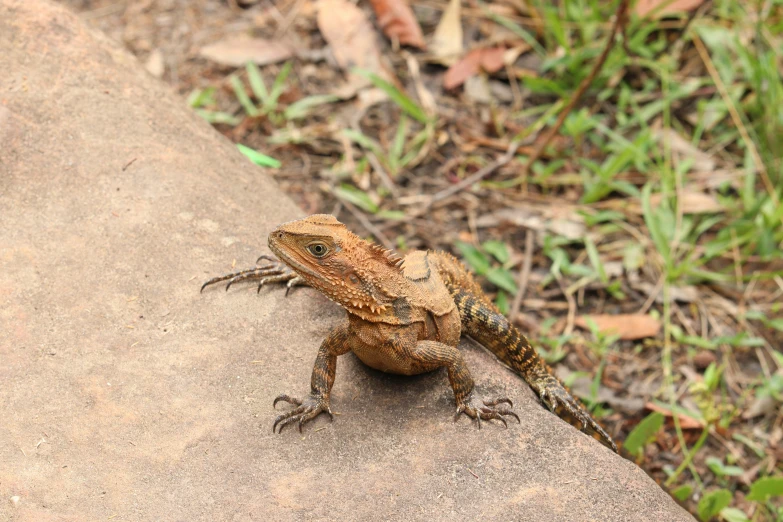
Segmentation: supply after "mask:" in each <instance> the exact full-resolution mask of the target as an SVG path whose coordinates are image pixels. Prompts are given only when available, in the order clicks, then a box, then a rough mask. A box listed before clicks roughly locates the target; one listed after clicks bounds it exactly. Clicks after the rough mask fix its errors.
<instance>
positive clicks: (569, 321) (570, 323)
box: [555, 274, 576, 335]
mask: <svg viewBox="0 0 783 522" xmlns="http://www.w3.org/2000/svg"><path fill="white" fill-rule="evenodd" d="M555 281H557V284H558V285H559V286H560V290H561V291H562V292H563V295H564V296H565V298H566V301H568V317H567V318H566V327H565V329H564V330H563V334H564V335H571V332H573V331H574V324H575V323H576V300H575V299H574V296H573V294H571V293H570V292H569V291H568V289H567V288H566V285H565V283H564V282H563V277H562V276H561V275H560V274H558V275H557V276H556V277H555Z"/></svg>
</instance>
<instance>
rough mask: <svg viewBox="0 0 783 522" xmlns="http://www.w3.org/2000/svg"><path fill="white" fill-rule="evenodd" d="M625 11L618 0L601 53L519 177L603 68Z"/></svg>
mask: <svg viewBox="0 0 783 522" xmlns="http://www.w3.org/2000/svg"><path fill="white" fill-rule="evenodd" d="M627 11H628V0H620V5H618V6H617V11H616V12H615V20H614V25H613V26H612V32H611V33H609V38H607V40H606V45H605V46H604V50H603V52H602V53H601V56H599V57H598V59H597V60H596V61H595V64H593V69H592V70H591V71H590V74H588V75H587V77H586V78H585V79H584V80H582V83H580V84H579V87H578V88H577V89H576V92H575V93H574V96H573V97H572V98H571V101H569V102H568V105H566V106H565V107H564V108H563V110H562V111H560V114H559V115H558V117H557V121H556V122H555V124H554V125H553V126H552V127H550V129H549V131H548V132H547V134H546V136H544V138H543V139H542V140H541V141H539V143H538V145H537V146H536V148H535V149H533V154H531V155H530V157H529V158H528V160H527V163H525V166H524V167H523V168H522V172H521V173H520V174H519V177H520V178H523V177H525V176H527V173H528V172H529V171H530V167H532V166H533V163H535V162H536V161H538V158H540V157H541V154H542V153H543V152H544V149H545V148H546V147H547V146H548V145H549V142H551V141H552V139H553V138H554V137H555V135H556V134H557V133H558V132H559V131H560V127H562V126H563V123H565V119H566V118H567V117H568V115H569V114H570V113H571V111H572V110H574V107H575V106H576V104H577V103H578V102H579V100H580V99H581V98H582V95H583V94H584V93H585V91H586V90H587V88H588V87H590V84H592V83H593V80H595V77H596V76H598V73H599V72H600V70H601V69H602V68H603V66H604V63H605V62H606V58H607V57H608V56H609V51H611V50H612V48H613V47H614V41H615V38H616V37H617V33H618V31H619V30H620V28H621V27H622V26H623V24H624V23H625V18H626V12H627Z"/></svg>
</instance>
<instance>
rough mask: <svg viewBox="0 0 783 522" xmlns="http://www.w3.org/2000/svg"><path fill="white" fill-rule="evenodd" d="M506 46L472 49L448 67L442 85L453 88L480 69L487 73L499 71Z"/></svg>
mask: <svg viewBox="0 0 783 522" xmlns="http://www.w3.org/2000/svg"><path fill="white" fill-rule="evenodd" d="M505 52H506V48H505V47H502V46H499V47H484V48H481V49H474V50H472V51H470V52H469V53H468V54H466V55H465V56H464V57H463V58H462V59H461V60H460V61H458V62H457V63H455V64H454V65H452V66H451V67H449V70H448V71H446V74H445V75H444V76H443V87H444V88H446V89H453V88H455V87H459V86H460V85H462V84H463V83H465V80H467V79H468V78H470V77H471V76H474V75H476V74H478V72H479V71H480V70H482V69H483V70H484V71H486V72H488V73H494V72H497V71H499V70H500V69H501V68H502V67H503V55H504V54H505Z"/></svg>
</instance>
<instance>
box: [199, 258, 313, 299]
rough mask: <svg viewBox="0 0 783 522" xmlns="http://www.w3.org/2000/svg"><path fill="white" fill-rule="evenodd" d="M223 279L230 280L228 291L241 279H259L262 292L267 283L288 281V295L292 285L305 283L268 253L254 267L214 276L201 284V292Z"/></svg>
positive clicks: (259, 288) (286, 292) (259, 287)
mask: <svg viewBox="0 0 783 522" xmlns="http://www.w3.org/2000/svg"><path fill="white" fill-rule="evenodd" d="M261 261H266V263H265V264H264V265H261V264H260V263H261ZM221 281H228V284H226V292H228V289H229V288H231V285H233V284H234V283H238V282H240V281H258V290H257V291H258V292H260V291H261V288H262V287H263V286H264V285H265V284H267V283H282V282H286V281H287V283H286V291H285V295H288V292H289V291H290V290H291V288H292V287H294V286H296V285H300V284H304V281H303V280H302V279H301V278H300V277H299V276H298V275H296V273H295V272H294V271H293V270H291V269H290V268H288V267H287V266H286V265H285V264H283V263H281V262H280V261H278V260H277V259H275V258H274V257H272V256H268V255H262V256H261V257H259V258H258V259H257V260H256V266H255V267H254V268H248V269H246V270H240V271H239V272H234V273H231V274H226V275H222V276H218V277H213V278H212V279H210V280H209V281H207V282H206V283H204V284H203V285H202V286H201V292H203V291H204V289H205V288H206V287H207V286H209V285H212V284H215V283H219V282H221Z"/></svg>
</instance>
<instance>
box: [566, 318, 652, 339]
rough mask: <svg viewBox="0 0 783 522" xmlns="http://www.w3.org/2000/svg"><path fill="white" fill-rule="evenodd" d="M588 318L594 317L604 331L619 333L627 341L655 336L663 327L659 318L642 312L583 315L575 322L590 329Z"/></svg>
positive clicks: (613, 333) (599, 327)
mask: <svg viewBox="0 0 783 522" xmlns="http://www.w3.org/2000/svg"><path fill="white" fill-rule="evenodd" d="M588 319H592V320H593V321H594V322H595V324H596V325H597V326H598V329H599V330H600V331H601V332H602V333H606V334H612V335H619V336H620V339H623V340H626V341H634V340H636V339H644V338H645V337H655V336H656V335H657V334H658V332H659V331H660V329H661V322H660V321H659V320H658V319H656V318H654V317H651V316H649V315H641V314H618V315H609V314H599V315H583V316H581V317H577V318H576V321H575V324H576V325H577V326H579V327H581V328H585V329H588V328H589V326H588V323H587V320H588Z"/></svg>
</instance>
